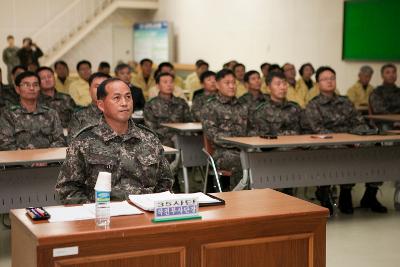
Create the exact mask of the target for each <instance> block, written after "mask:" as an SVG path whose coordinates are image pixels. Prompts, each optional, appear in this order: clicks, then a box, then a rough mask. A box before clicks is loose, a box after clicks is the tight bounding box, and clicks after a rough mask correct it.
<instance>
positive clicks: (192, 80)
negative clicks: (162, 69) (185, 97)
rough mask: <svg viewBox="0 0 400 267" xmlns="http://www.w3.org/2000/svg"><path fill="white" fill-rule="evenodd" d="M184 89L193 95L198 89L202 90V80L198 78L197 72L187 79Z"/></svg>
mask: <svg viewBox="0 0 400 267" xmlns="http://www.w3.org/2000/svg"><path fill="white" fill-rule="evenodd" d="M184 88H185V89H186V90H188V91H189V92H190V93H193V92H194V91H196V90H198V89H201V83H200V78H199V76H197V73H196V72H192V73H190V74H189V75H188V76H187V77H186V79H185V82H184Z"/></svg>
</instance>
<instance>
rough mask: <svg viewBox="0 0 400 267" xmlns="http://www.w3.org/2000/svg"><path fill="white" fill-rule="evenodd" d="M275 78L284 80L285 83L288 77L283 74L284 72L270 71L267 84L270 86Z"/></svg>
mask: <svg viewBox="0 0 400 267" xmlns="http://www.w3.org/2000/svg"><path fill="white" fill-rule="evenodd" d="M274 78H279V79H282V80H285V81H286V80H287V79H286V76H285V73H283V71H280V70H273V71H270V72H269V73H268V77H267V84H268V85H270V84H271V82H272V80H273V79H274Z"/></svg>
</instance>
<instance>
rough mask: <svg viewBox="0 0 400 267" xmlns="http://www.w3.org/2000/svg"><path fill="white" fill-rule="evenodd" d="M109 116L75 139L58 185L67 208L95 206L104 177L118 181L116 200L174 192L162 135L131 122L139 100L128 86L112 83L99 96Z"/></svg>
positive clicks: (106, 83)
mask: <svg viewBox="0 0 400 267" xmlns="http://www.w3.org/2000/svg"><path fill="white" fill-rule="evenodd" d="M97 98H98V107H99V109H100V110H101V111H102V113H103V116H102V117H101V119H100V122H99V124H98V125H95V126H87V127H86V128H84V129H82V130H81V131H80V132H79V133H78V134H77V136H76V138H75V139H74V140H72V142H71V144H70V146H69V147H68V150H67V157H66V160H65V161H64V164H63V166H62V167H61V171H60V174H59V177H58V180H57V184H56V192H57V193H58V194H59V196H60V199H61V202H62V203H86V202H93V201H94V186H95V184H96V181H97V176H98V174H99V172H101V171H106V172H110V173H111V177H112V182H111V183H112V190H111V199H112V200H126V199H127V198H128V195H130V194H148V193H156V192H163V191H166V190H170V189H171V186H172V177H171V171H170V169H169V165H168V161H167V160H166V159H165V157H164V150H163V147H162V145H161V143H160V141H159V140H158V138H157V136H156V134H154V133H153V132H152V131H151V130H149V129H147V128H145V127H144V126H142V125H136V124H135V123H134V122H133V120H132V119H131V115H132V112H133V101H132V95H131V91H130V89H129V87H128V85H127V84H126V83H125V82H123V81H121V80H119V79H117V78H112V79H108V80H106V81H104V82H103V83H102V84H101V85H100V86H99V88H98V91H97Z"/></svg>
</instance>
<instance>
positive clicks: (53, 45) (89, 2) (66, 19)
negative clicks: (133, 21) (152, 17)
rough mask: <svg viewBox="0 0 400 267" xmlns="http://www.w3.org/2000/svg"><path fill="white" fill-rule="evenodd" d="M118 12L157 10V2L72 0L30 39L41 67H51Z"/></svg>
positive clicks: (138, 0)
mask: <svg viewBox="0 0 400 267" xmlns="http://www.w3.org/2000/svg"><path fill="white" fill-rule="evenodd" d="M119 8H125V9H143V10H156V9H157V8H158V0H141V1H140V0H73V1H71V3H70V4H69V5H68V6H67V7H66V8H65V9H64V10H63V11H62V12H60V13H58V14H56V15H55V16H54V18H53V19H51V20H50V21H49V22H47V23H46V24H45V25H44V26H43V27H42V28H41V29H40V30H38V31H37V32H36V33H34V34H33V35H32V38H33V40H37V41H38V43H40V47H41V48H42V50H43V52H44V56H43V57H42V58H41V60H40V61H41V65H43V66H51V65H52V64H54V62H56V61H57V60H59V59H60V58H61V57H62V56H63V55H65V54H66V53H67V52H68V51H69V50H70V49H71V48H73V47H74V46H75V45H76V44H78V43H79V42H80V41H81V40H82V39H83V38H84V37H85V36H86V35H87V34H89V33H90V32H91V31H92V30H93V29H94V28H96V27H97V26H98V25H99V24H100V23H101V22H103V21H104V20H105V19H106V18H107V17H109V16H110V15H111V14H112V13H114V12H115V11H116V10H117V9H119Z"/></svg>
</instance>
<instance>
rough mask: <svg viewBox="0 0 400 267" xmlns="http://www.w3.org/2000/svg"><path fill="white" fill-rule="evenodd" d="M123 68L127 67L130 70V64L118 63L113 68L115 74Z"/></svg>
mask: <svg viewBox="0 0 400 267" xmlns="http://www.w3.org/2000/svg"><path fill="white" fill-rule="evenodd" d="M125 68H128V69H129V72H131V71H132V68H131V66H129V65H128V64H126V63H120V64H118V65H117V66H115V69H114V72H115V75H117V73H118V72H120V71H121V70H123V69H125Z"/></svg>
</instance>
